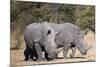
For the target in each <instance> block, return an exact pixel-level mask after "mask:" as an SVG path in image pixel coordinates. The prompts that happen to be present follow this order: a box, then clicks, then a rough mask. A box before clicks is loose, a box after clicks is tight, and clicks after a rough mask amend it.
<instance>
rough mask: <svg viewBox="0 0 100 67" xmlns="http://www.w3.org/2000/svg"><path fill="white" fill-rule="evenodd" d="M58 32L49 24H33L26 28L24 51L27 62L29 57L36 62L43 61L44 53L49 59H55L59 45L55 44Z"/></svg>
mask: <svg viewBox="0 0 100 67" xmlns="http://www.w3.org/2000/svg"><path fill="white" fill-rule="evenodd" d="M55 35H56V32H55V31H54V30H53V29H52V28H51V27H50V25H48V23H47V22H43V23H41V24H40V23H38V24H37V23H33V24H30V25H28V26H27V27H26V29H25V32H24V40H25V42H26V49H25V51H24V55H25V60H28V59H29V57H30V58H32V59H33V56H34V58H35V60H36V59H37V60H39V61H41V60H43V52H42V51H45V54H46V55H48V56H46V57H48V58H51V59H52V58H54V57H55V56H56V53H57V52H58V51H57V50H56V48H57V45H56V44H55V41H54V38H55Z"/></svg>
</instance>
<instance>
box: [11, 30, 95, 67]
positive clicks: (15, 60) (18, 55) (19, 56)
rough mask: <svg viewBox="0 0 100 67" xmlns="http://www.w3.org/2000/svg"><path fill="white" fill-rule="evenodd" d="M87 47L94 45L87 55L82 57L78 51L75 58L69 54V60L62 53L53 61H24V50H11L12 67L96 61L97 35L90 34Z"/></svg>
mask: <svg viewBox="0 0 100 67" xmlns="http://www.w3.org/2000/svg"><path fill="white" fill-rule="evenodd" d="M84 41H85V43H86V44H87V46H90V45H92V48H91V49H90V50H89V51H88V53H87V55H85V56H82V55H81V54H80V53H79V51H78V50H77V51H76V54H75V58H70V56H69V54H70V53H71V50H70V51H69V52H68V58H67V59H63V58H62V57H63V56H62V52H61V53H60V54H59V55H58V57H59V58H58V59H54V60H53V61H41V62H38V61H32V60H30V61H24V55H23V51H24V48H23V49H20V50H11V66H12V67H13V66H25V65H38V64H54V63H71V62H83V61H95V35H94V33H93V32H91V31H90V32H89V33H88V34H87V35H86V36H85V39H84Z"/></svg>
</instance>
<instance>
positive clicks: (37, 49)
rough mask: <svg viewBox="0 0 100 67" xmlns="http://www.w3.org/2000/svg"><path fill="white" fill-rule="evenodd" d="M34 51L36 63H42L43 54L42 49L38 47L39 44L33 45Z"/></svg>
mask: <svg viewBox="0 0 100 67" xmlns="http://www.w3.org/2000/svg"><path fill="white" fill-rule="evenodd" d="M34 45H35V49H36V52H37V55H38V59H37V61H42V60H43V58H42V57H43V53H42V49H41V47H40V44H39V43H35V44H34Z"/></svg>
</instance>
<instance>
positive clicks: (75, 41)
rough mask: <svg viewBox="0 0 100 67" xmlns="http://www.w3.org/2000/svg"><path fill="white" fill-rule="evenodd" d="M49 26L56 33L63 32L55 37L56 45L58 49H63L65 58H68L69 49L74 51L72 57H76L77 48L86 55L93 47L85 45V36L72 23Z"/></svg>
mask: <svg viewBox="0 0 100 67" xmlns="http://www.w3.org/2000/svg"><path fill="white" fill-rule="evenodd" d="M49 25H50V26H51V27H52V28H53V29H54V30H55V32H57V31H61V32H60V33H59V34H58V35H57V36H55V43H56V45H57V48H60V47H63V56H64V58H67V53H68V51H69V49H71V50H72V54H71V55H70V56H71V57H74V55H75V52H76V48H77V49H78V50H79V51H80V53H81V54H82V55H86V54H87V51H88V50H89V49H90V48H91V47H92V46H89V47H87V45H86V44H85V43H84V34H83V33H82V31H81V30H80V28H79V27H78V26H77V25H74V24H71V23H63V24H54V23H49Z"/></svg>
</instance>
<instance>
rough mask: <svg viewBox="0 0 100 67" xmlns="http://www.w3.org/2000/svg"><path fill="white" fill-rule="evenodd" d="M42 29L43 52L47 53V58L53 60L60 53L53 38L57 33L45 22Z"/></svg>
mask: <svg viewBox="0 0 100 67" xmlns="http://www.w3.org/2000/svg"><path fill="white" fill-rule="evenodd" d="M43 25H44V26H43V27H44V39H45V40H44V41H45V42H44V45H45V50H46V52H47V53H48V56H49V58H55V57H56V55H57V53H59V52H60V50H58V49H57V45H56V43H55V41H54V40H55V36H56V34H57V32H55V31H54V30H53V29H52V28H51V27H50V26H49V25H48V24H47V22H45V23H43Z"/></svg>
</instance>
